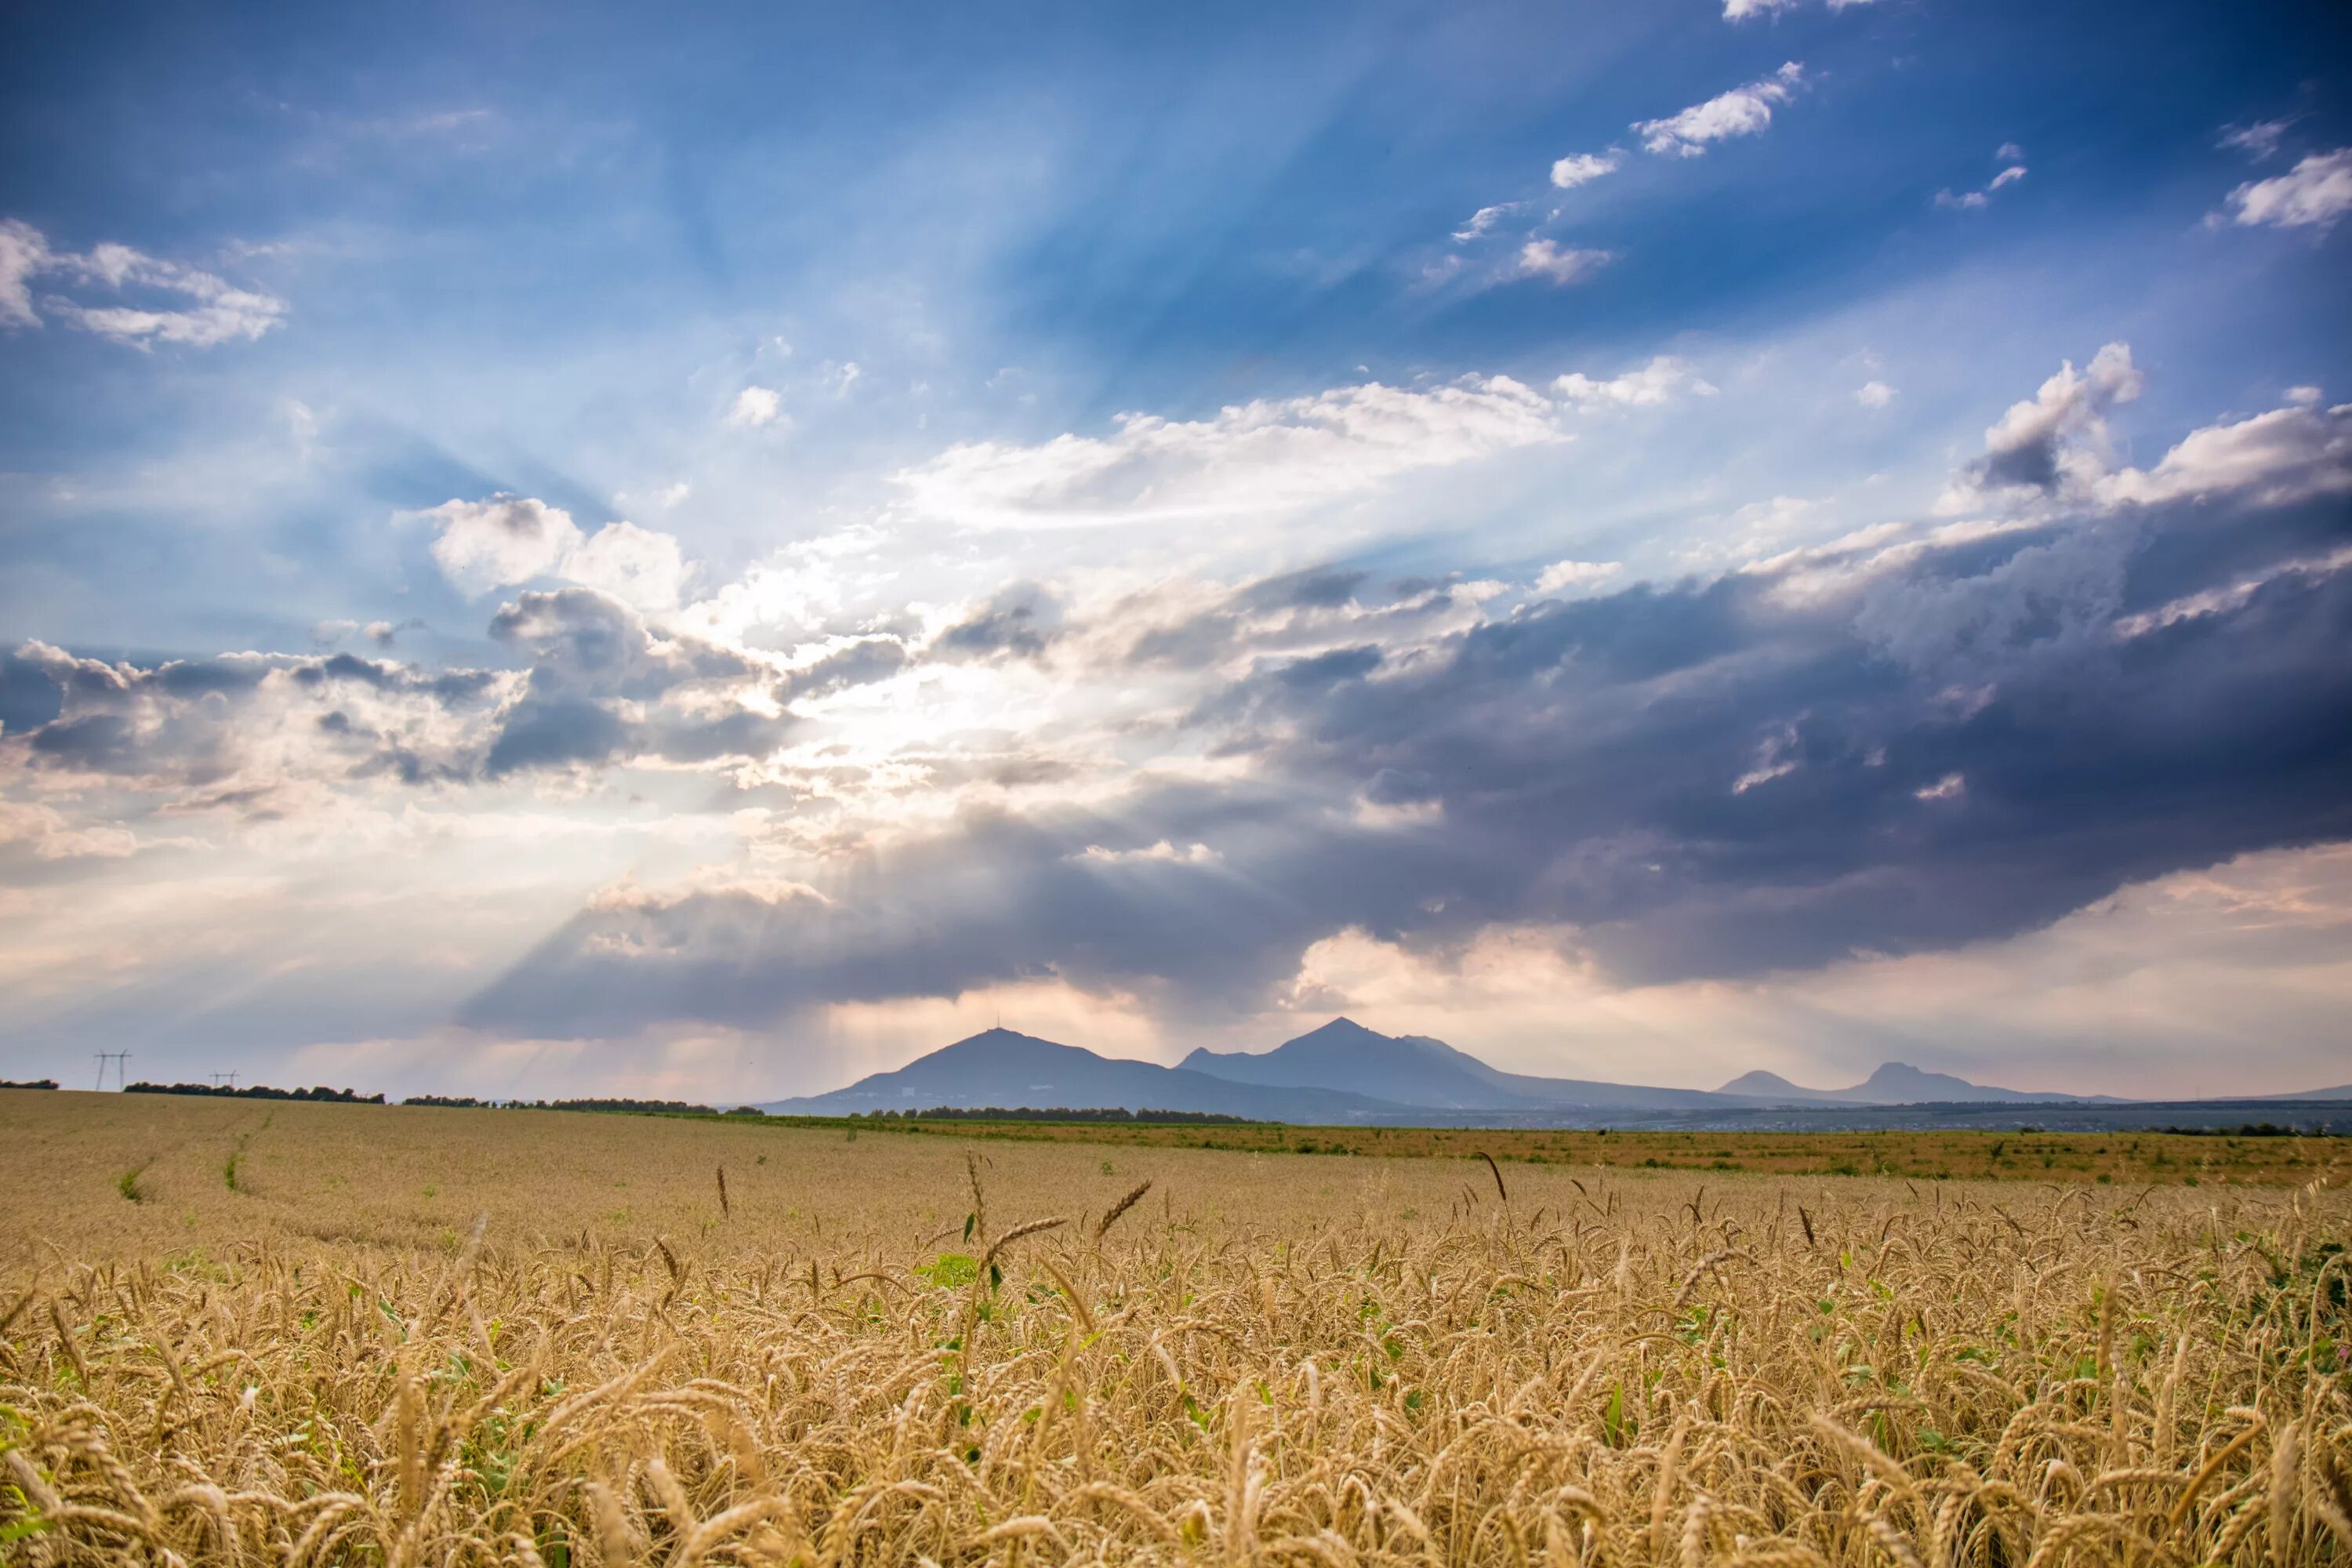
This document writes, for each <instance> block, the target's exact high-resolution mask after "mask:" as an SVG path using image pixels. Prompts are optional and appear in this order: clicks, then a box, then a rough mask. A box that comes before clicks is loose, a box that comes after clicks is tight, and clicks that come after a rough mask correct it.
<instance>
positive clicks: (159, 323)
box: [0, 218, 286, 349]
mask: <svg viewBox="0 0 2352 1568" xmlns="http://www.w3.org/2000/svg"><path fill="white" fill-rule="evenodd" d="M40 278H46V279H55V280H57V281H58V283H59V284H60V285H63V284H64V283H66V282H68V281H70V282H72V283H76V284H79V285H81V286H82V287H83V288H84V289H105V290H107V291H109V292H110V293H111V294H113V295H116V296H120V295H121V294H122V293H123V292H124V291H125V290H126V289H138V290H143V291H144V293H145V295H146V296H147V302H145V303H139V304H92V303H89V302H87V301H86V300H78V299H74V298H71V297H68V296H67V295H63V294H47V295H44V296H43V297H42V299H41V300H40V303H39V307H38V309H36V307H35V304H34V300H33V291H32V285H33V280H34V279H40ZM157 295H161V296H164V297H166V298H167V299H170V300H177V301H184V303H179V304H176V305H173V306H170V307H166V306H165V305H163V303H161V302H159V301H157V300H155V299H154V296H157ZM43 310H47V312H48V313H49V314H50V315H52V316H54V317H56V318H57V319H58V321H63V322H65V323H66V324H67V325H68V326H70V327H78V328H79V329H80V330H81V331H86V332H93V333H96V334H97V335H98V336H100V337H102V338H106V339H108V340H110V341H111V342H118V343H123V344H127V345H128V346H130V347H131V348H138V349H144V348H148V347H150V346H152V345H153V344H155V343H159V342H163V343H181V344H184V345H186V346H188V347H190V348H211V347H213V346H215V344H219V343H226V342H234V341H236V340H237V339H240V338H242V339H245V340H247V342H250V341H251V340H253V339H255V338H257V337H259V336H261V335H262V334H263V333H264V332H266V331H269V330H270V329H271V328H272V327H275V326H278V325H279V324H280V323H281V322H283V321H285V319H286V302H285V301H284V300H279V299H276V298H274V297H272V296H270V295H268V294H263V293H259V292H257V291H255V290H253V289H239V288H237V287H236V285H235V284H233V283H230V282H229V281H227V280H226V279H223V278H218V277H215V275H214V274H212V273H210V272H205V271H200V270H198V269H197V268H193V267H188V266H184V265H183V264H181V263H180V262H176V261H166V260H163V259H162V258H157V257H152V256H149V255H147V254H146V253H145V252H143V251H139V250H133V249H132V248H131V247H129V246H127V245H112V244H108V245H100V246H97V247H93V248H92V249H90V250H89V251H87V252H83V253H79V254H76V253H71V252H65V251H58V250H53V249H51V248H50V247H49V242H48V239H47V237H46V236H44V235H43V234H42V233H41V231H40V230H39V229H37V228H35V227H34V226H32V225H30V224H27V223H22V222H19V221H17V220H16V219H15V218H10V219H7V220H5V222H0V326H8V327H37V326H39V325H41V322H42V315H41V311H43Z"/></svg>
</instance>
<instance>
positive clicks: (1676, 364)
mask: <svg viewBox="0 0 2352 1568" xmlns="http://www.w3.org/2000/svg"><path fill="white" fill-rule="evenodd" d="M1551 385H1552V390H1553V391H1554V392H1556V393H1558V394H1559V399H1560V401H1561V402H1562V403H1564V404H1567V405H1571V406H1573V407H1576V408H1582V409H1591V408H1607V407H1617V408H1656V407H1660V406H1663V405H1666V404H1669V403H1672V402H1674V401H1675V398H1676V397H1677V396H1679V395H1682V394H1684V393H1688V394H1690V395H1693V396H1696V397H1713V396H1714V395H1715V388H1714V387H1713V386H1711V385H1709V384H1707V382H1706V378H1705V377H1703V376H1701V375H1700V374H1698V373H1697V372H1696V370H1694V369H1693V368H1692V367H1691V363H1690V362H1689V361H1688V360H1685V359H1680V358H1677V357H1676V356H1675V355H1673V354H1660V355H1658V356H1657V357H1656V358H1654V359H1653V360H1652V361H1650V363H1648V364H1645V365H1643V366H1642V367H1641V368H1640V369H1639V370H1629V371H1626V372H1625V373H1624V374H1621V375H1616V376H1612V377H1611V378H1610V379H1609V380H1607V381H1595V380H1593V379H1592V378H1591V376H1588V375H1586V374H1584V373H1583V372H1581V371H1571V372H1570V373H1569V374H1566V375H1563V376H1559V377H1558V378H1557V379H1555V380H1554V381H1553V382H1552V384H1551Z"/></svg>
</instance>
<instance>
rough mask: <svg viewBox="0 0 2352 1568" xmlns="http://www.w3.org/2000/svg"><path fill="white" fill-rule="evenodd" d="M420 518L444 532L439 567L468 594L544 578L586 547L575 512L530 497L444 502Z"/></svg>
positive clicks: (436, 551)
mask: <svg viewBox="0 0 2352 1568" xmlns="http://www.w3.org/2000/svg"><path fill="white" fill-rule="evenodd" d="M416 515H418V516H419V517H423V518H429V519H431V520H432V521H434V522H435V523H436V525H437V526H438V527H439V529H440V531H441V534H440V537H439V538H437V539H436V540H435V541H434V542H433V561H434V563H435V564H436V565H437V566H439V567H440V568H441V574H442V575H443V576H445V577H446V578H448V579H449V581H450V582H452V583H454V584H457V587H458V588H459V589H460V590H461V591H463V592H465V593H467V594H487V593H488V592H489V591H490V590H491V589H493V588H500V587H504V586H506V585H507V584H510V583H528V582H530V580H531V579H532V578H533V577H538V576H541V575H544V574H547V573H549V572H551V571H553V570H554V567H555V563H557V562H558V561H561V560H562V558H563V557H564V555H565V554H566V553H567V552H570V551H571V550H572V548H574V547H575V546H577V545H578V544H579V542H580V530H579V528H578V526H577V525H576V524H574V523H573V522H572V514H571V513H570V512H568V511H565V510H563V509H562V508H561V507H553V506H550V505H548V504H547V503H546V502H545V501H542V500H532V499H531V498H530V497H528V496H509V495H499V496H492V497H491V498H490V499H489V500H448V501H443V502H442V503H441V504H440V505H439V506H436V507H431V508H428V509H427V510H425V511H422V512H419V513H417V514H416Z"/></svg>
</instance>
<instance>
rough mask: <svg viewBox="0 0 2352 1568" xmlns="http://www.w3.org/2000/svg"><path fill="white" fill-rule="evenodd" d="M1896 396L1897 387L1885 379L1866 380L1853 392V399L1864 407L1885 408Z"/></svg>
mask: <svg viewBox="0 0 2352 1568" xmlns="http://www.w3.org/2000/svg"><path fill="white" fill-rule="evenodd" d="M1853 400H1854V401H1855V402H1856V403H1859V404H1861V405H1863V406H1864V408H1884V407H1885V406H1886V405H1888V404H1890V403H1893V402H1894V401H1895V389H1894V388H1893V387H1891V386H1889V385H1887V384H1885V382H1883V381H1865V382H1864V383H1863V384H1861V385H1860V386H1858V387H1856V388H1854V393H1853Z"/></svg>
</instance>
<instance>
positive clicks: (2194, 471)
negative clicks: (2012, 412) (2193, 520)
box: [2095, 404, 2352, 506]
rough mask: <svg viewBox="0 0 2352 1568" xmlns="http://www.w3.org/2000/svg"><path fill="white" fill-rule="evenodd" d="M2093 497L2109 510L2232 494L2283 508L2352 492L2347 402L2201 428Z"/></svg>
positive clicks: (2109, 481) (2101, 485)
mask: <svg viewBox="0 0 2352 1568" xmlns="http://www.w3.org/2000/svg"><path fill="white" fill-rule="evenodd" d="M2095 494H2096V495H2097V497H2098V498H2099V499H2100V500H2102V501H2104V502H2105V503H2106V504H2108V505H2111V506H2120V505H2129V506H2160V505H2163V504H2164V503H2166V502H2168V501H2176V500H2190V499H2197V500H2202V499H2207V498H2210V497H2215V496H2233V495H2234V496H2245V497H2249V498H2251V499H2252V500H2253V501H2254V502H2255V503H2256V504H2258V505H2262V506H2284V505H2287V504H2289V503H2291V502H2294V501H2300V500H2309V499H2311V498H2313V497H2315V496H2340V495H2352V404H2339V405H2336V407H2334V408H2330V409H2326V410H2325V411H2322V410H2320V409H2316V408H2309V407H2300V406H2296V407H2287V408H2279V409H2273V411H2271V412H2270V413H2268V414H2257V415H2255V416H2252V418H2248V419H2241V420H2238V421H2236V422H2234V423H2232V424H2228V425H2209V426H2204V427H2203V428H2201V429H2199V430H2193V431H2191V432H2189V435H2188V436H2186V437H2183V438H2182V440H2181V441H2180V444H2179V445H2178V446H2176V447H2173V448H2172V449H2171V450H2170V451H2168V452H2167V453H2165V455H2164V457H2163V459H2162V460H2161V461H2159V462H2158V464H2157V465H2156V467H2155V468H2151V469H2148V470H2146V471H2145V472H2143V471H2142V470H2140V469H2138V468H2125V469H2122V470H2120V471H2119V472H2116V473H2114V474H2110V475H2106V476H2104V477H2102V478H2101V479H2099V480H2098V482H2097V484H2096V486H2095Z"/></svg>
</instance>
